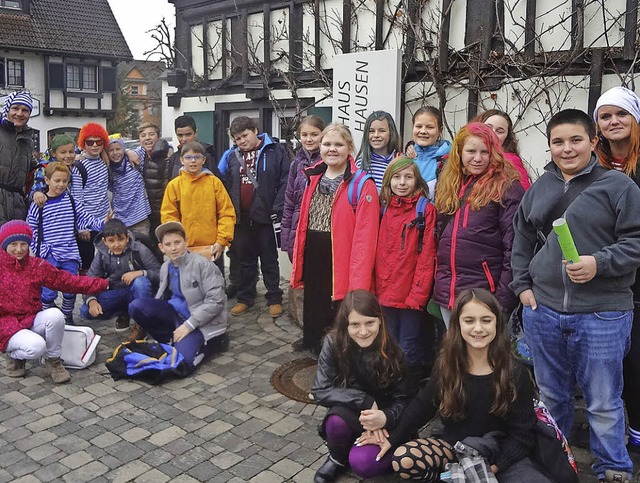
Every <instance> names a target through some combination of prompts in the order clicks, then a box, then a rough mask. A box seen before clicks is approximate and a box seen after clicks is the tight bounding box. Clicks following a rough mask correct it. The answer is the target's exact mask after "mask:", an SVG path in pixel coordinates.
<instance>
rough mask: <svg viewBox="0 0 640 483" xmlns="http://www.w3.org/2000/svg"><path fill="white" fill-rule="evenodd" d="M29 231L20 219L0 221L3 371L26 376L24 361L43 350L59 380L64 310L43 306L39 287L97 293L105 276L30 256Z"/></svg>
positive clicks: (66, 376) (62, 374)
mask: <svg viewBox="0 0 640 483" xmlns="http://www.w3.org/2000/svg"><path fill="white" fill-rule="evenodd" d="M32 237H33V233H32V231H31V228H30V227H29V225H28V224H27V223H26V222H24V221H22V220H13V221H9V222H7V223H5V224H4V225H2V227H0V246H1V247H2V250H0V273H2V277H0V293H2V294H4V296H3V297H0V351H2V352H6V353H7V355H8V356H9V357H8V361H7V367H6V370H5V374H6V375H7V376H9V377H22V376H24V375H25V361H26V360H27V359H34V360H38V359H40V358H41V357H42V356H44V358H45V368H46V369H47V370H48V371H49V374H51V378H52V379H53V382H54V383H56V384H60V383H63V382H67V381H69V379H70V378H71V377H70V376H69V373H68V372H67V370H66V369H65V368H64V367H63V366H62V362H61V361H60V354H61V352H62V336H63V335H64V315H63V314H62V312H61V311H60V310H59V309H57V308H50V309H46V310H42V304H41V303H40V293H41V291H42V287H43V286H44V287H48V288H51V289H53V290H60V291H62V292H69V293H75V292H81V293H97V292H101V291H103V290H106V289H107V288H108V286H109V281H108V280H106V279H101V278H89V277H79V276H77V275H72V274H70V273H69V272H66V271H64V270H58V269H57V268H55V267H54V266H53V265H51V264H50V263H49V262H46V261H45V260H42V259H41V258H36V257H32V256H30V255H29V244H30V243H31V239H32ZM8 294H11V295H10V296H9V295H8Z"/></svg>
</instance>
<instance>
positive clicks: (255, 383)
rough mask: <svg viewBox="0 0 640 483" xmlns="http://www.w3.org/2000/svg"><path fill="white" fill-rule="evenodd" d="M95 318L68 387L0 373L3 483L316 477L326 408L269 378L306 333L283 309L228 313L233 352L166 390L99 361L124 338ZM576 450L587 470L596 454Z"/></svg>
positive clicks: (36, 371) (41, 375)
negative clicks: (121, 376)
mask: <svg viewBox="0 0 640 483" xmlns="http://www.w3.org/2000/svg"><path fill="white" fill-rule="evenodd" d="M285 292H286V290H285ZM232 302H233V301H231V302H230V304H231V303H232ZM76 317H77V319H78V322H81V319H79V317H78V316H76ZM92 326H93V327H94V330H95V331H96V332H97V333H99V334H101V335H102V336H103V339H102V341H101V343H100V346H99V353H98V357H97V361H96V363H95V364H94V365H93V366H91V367H90V368H88V369H84V370H80V371H73V373H72V380H71V382H70V383H69V384H65V385H60V386H56V385H54V384H53V383H52V382H51V380H50V379H49V377H48V375H47V374H46V373H45V371H44V369H43V368H42V367H34V366H33V365H32V364H28V365H27V368H28V371H29V372H28V375H27V377H26V378H23V379H11V378H8V377H6V376H4V375H2V376H0V483H2V482H9V481H15V482H39V481H43V482H48V481H63V482H68V483H71V482H88V481H95V482H106V481H117V482H126V481H136V482H153V483H159V482H166V481H171V482H190V481H211V482H243V481H251V482H260V483H271V482H285V481H292V482H311V481H313V474H314V472H315V470H316V469H317V468H318V467H319V466H320V465H321V464H322V462H323V461H324V459H325V457H326V451H325V447H324V445H323V443H322V440H321V439H320V438H319V436H318V435H317V432H316V427H317V425H318V423H319V422H320V420H321V418H322V416H323V415H324V412H325V410H324V408H321V407H316V406H315V405H307V404H302V403H299V402H296V401H292V400H289V399H287V398H286V397H285V396H282V395H281V394H279V393H278V392H276V391H275V390H274V389H273V388H272V386H271V384H270V381H269V379H270V377H271V374H272V373H273V371H274V370H275V369H276V368H277V367H279V366H280V365H281V364H283V363H285V362H287V361H290V360H292V359H296V358H298V357H300V356H301V355H300V354H296V353H294V352H293V351H292V349H291V347H290V344H291V342H292V341H294V340H295V339H297V338H298V337H299V336H300V329H299V328H298V327H297V326H296V325H295V324H293V323H292V322H291V321H290V319H289V317H288V316H287V315H286V313H285V315H284V316H282V317H280V318H279V319H277V320H276V321H275V323H274V320H273V319H271V317H269V315H268V313H267V308H266V305H265V303H264V301H263V300H259V301H258V303H257V304H256V305H255V306H254V307H253V308H252V309H251V310H250V311H248V312H247V313H246V314H243V315H242V316H239V317H232V318H231V320H230V324H229V327H230V329H229V333H230V336H231V346H230V349H229V351H228V352H226V353H224V354H222V355H219V356H218V357H216V358H215V359H213V360H210V361H207V362H206V363H204V364H203V365H202V366H201V367H199V369H198V371H197V372H196V374H195V375H194V376H192V377H189V378H187V379H182V380H178V381H173V382H170V383H167V384H164V385H162V386H149V385H147V384H144V383H138V382H131V381H118V382H114V381H113V380H112V379H111V377H110V376H109V375H108V372H107V370H106V368H105V366H104V362H105V360H106V359H107V357H108V356H109V355H110V353H111V352H112V350H113V349H114V348H115V347H116V345H117V343H118V342H119V340H120V334H116V333H115V332H114V330H113V326H114V322H113V320H110V321H105V322H99V323H94V324H92ZM576 453H577V456H578V458H579V460H580V464H581V467H583V468H584V467H587V468H588V464H589V463H590V457H589V454H588V453H587V452H586V451H584V450H579V449H578V450H576ZM636 463H638V462H637V461H636ZM339 481H340V482H342V483H345V482H354V481H358V479H357V478H354V477H352V476H349V475H347V476H344V477H342V478H340V480H339ZM375 481H377V482H383V481H397V480H395V479H394V478H393V477H391V476H388V477H384V478H378V479H377V480H375ZM581 481H584V482H594V481H596V479H595V478H593V477H592V476H591V477H589V476H588V475H587V474H586V473H585V474H583V478H582V480H581Z"/></svg>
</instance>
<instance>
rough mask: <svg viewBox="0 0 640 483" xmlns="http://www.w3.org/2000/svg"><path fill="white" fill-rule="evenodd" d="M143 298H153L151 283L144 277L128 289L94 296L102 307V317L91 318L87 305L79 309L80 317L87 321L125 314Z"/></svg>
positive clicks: (108, 291) (136, 280)
mask: <svg viewBox="0 0 640 483" xmlns="http://www.w3.org/2000/svg"><path fill="white" fill-rule="evenodd" d="M144 297H153V293H152V291H151V281H150V280H149V279H148V278H147V277H145V276H140V277H138V278H136V279H135V280H134V281H133V282H132V283H131V285H129V286H128V287H124V288H117V289H114V290H105V291H104V292H100V293H99V294H98V295H96V299H97V300H98V303H99V304H100V305H101V306H102V315H99V316H98V317H93V316H92V315H91V314H90V313H89V307H88V305H87V304H83V305H82V307H80V315H81V316H82V318H84V319H87V320H95V319H110V318H111V317H113V316H114V315H122V314H127V312H128V310H129V304H130V303H131V302H132V301H134V300H136V299H140V298H144Z"/></svg>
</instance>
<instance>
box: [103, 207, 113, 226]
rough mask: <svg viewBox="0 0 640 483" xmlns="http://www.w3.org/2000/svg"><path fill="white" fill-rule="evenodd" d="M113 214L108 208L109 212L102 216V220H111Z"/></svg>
mask: <svg viewBox="0 0 640 483" xmlns="http://www.w3.org/2000/svg"><path fill="white" fill-rule="evenodd" d="M114 216H115V214H114V212H113V210H109V212H108V213H107V216H105V218H104V222H105V223H106V222H107V221H109V220H113V217H114Z"/></svg>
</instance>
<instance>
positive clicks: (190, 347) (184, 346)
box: [129, 297, 205, 367]
mask: <svg viewBox="0 0 640 483" xmlns="http://www.w3.org/2000/svg"><path fill="white" fill-rule="evenodd" d="M129 316H130V317H131V318H132V319H133V320H135V321H136V323H138V324H139V325H141V326H142V328H143V329H144V330H146V331H147V332H148V333H149V334H150V335H151V337H153V338H154V339H155V340H157V341H158V342H162V343H163V344H171V343H172V341H173V331H174V330H176V329H177V328H178V327H179V326H180V325H182V322H183V320H182V317H180V315H178V313H177V312H176V311H175V310H174V308H173V307H172V306H171V305H169V302H167V301H166V300H161V299H154V298H151V297H148V298H141V299H136V300H135V301H133V302H131V305H129ZM172 345H174V346H175V348H176V349H177V350H178V352H179V353H180V354H182V356H183V357H184V358H185V360H186V361H187V362H188V363H189V364H190V365H191V366H192V367H194V366H196V365H197V364H198V363H199V362H200V361H201V358H199V357H198V355H199V354H200V353H201V352H202V351H203V349H204V346H205V340H204V336H203V335H202V332H201V331H200V329H198V328H196V329H195V330H194V331H192V332H190V333H189V335H187V336H186V337H185V338H184V339H182V340H181V341H180V342H176V343H175V344H172Z"/></svg>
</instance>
